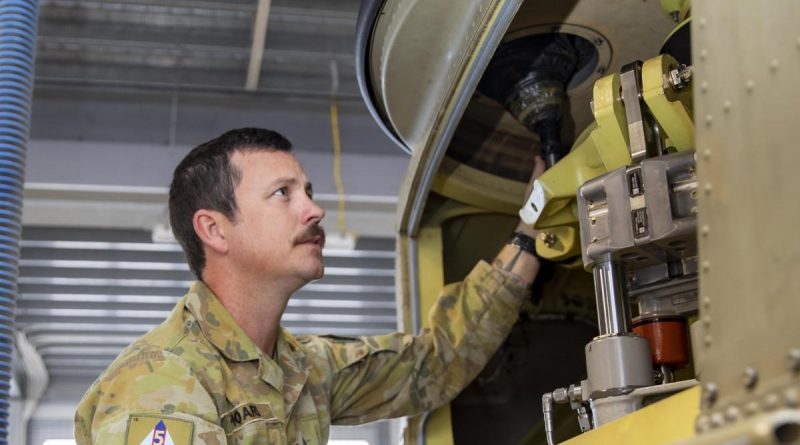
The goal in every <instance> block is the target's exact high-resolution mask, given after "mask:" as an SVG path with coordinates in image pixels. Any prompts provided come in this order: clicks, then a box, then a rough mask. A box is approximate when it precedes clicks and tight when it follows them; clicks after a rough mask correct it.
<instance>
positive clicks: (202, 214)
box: [192, 209, 228, 254]
mask: <svg viewBox="0 0 800 445" xmlns="http://www.w3.org/2000/svg"><path fill="white" fill-rule="evenodd" d="M225 222H227V218H226V217H225V215H223V214H222V213H220V212H216V211H214V210H208V209H200V210H198V211H196V212H194V215H193V216H192V225H193V226H194V232H195V233H197V236H198V237H199V238H200V241H202V242H203V244H204V245H205V246H206V247H207V248H209V249H211V250H213V251H214V252H217V253H219V254H225V253H227V252H228V240H227V239H226V238H225V227H226V225H225Z"/></svg>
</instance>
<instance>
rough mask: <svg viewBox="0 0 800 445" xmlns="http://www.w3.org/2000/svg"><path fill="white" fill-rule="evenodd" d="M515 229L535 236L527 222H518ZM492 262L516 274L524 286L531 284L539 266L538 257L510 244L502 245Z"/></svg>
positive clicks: (497, 266) (495, 265) (499, 267)
mask: <svg viewBox="0 0 800 445" xmlns="http://www.w3.org/2000/svg"><path fill="white" fill-rule="evenodd" d="M516 231H517V232H522V233H524V234H525V235H528V236H530V237H531V238H534V239H535V238H536V232H535V231H534V230H533V229H532V228H531V227H530V226H528V225H527V224H524V223H520V224H519V225H518V226H517V229H516ZM492 264H493V265H494V267H496V268H498V269H500V270H504V271H506V272H510V273H512V274H514V275H516V276H518V277H519V278H520V279H521V280H522V281H523V282H524V283H525V285H526V286H530V285H531V284H533V280H535V279H536V274H537V273H539V267H540V263H539V259H538V258H536V257H535V256H533V255H532V254H530V253H528V252H525V251H524V250H522V249H520V248H519V247H517V246H513V245H510V244H506V245H505V246H503V248H502V250H500V253H498V254H497V257H495V260H494V262H493V263H492Z"/></svg>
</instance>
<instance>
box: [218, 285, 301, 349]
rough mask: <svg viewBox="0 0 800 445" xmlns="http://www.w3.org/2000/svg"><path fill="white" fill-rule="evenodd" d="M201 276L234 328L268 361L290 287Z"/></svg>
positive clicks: (274, 344) (289, 294)
mask: <svg viewBox="0 0 800 445" xmlns="http://www.w3.org/2000/svg"><path fill="white" fill-rule="evenodd" d="M208 272H211V271H206V273H204V274H203V282H204V283H205V284H206V286H208V288H209V289H211V291H212V292H213V293H214V295H216V297H217V299H218V300H219V301H220V303H222V305H223V306H224V307H225V309H227V310H228V312H229V313H230V314H231V316H232V317H233V319H234V320H235V321H236V324H238V325H239V327H241V328H242V330H243V331H244V332H245V334H247V336H248V337H249V338H250V340H252V341H253V343H255V344H256V346H258V347H259V349H261V351H262V352H263V353H264V354H265V355H266V356H267V357H272V356H273V355H274V352H275V347H276V342H277V340H278V333H279V329H280V322H281V316H282V315H283V311H284V309H286V304H287V303H288V301H289V297H290V296H291V294H292V293H294V291H295V290H296V289H295V288H294V287H292V286H287V285H283V286H281V285H280V284H281V283H277V282H274V281H273V282H270V281H269V280H264V279H263V278H262V279H260V280H252V279H245V278H243V277H238V276H236V275H235V274H230V273H226V272H224V271H220V272H219V273H213V272H211V273H208Z"/></svg>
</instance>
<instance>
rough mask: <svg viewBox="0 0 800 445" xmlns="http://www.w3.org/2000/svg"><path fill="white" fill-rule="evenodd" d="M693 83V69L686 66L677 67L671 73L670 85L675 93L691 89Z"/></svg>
mask: <svg viewBox="0 0 800 445" xmlns="http://www.w3.org/2000/svg"><path fill="white" fill-rule="evenodd" d="M691 83H692V69H691V68H689V67H688V66H686V65H683V64H680V65H676V66H675V68H673V69H671V70H670V71H669V85H670V86H671V87H672V89H674V90H675V91H680V90H683V89H686V88H688V87H689V84H691Z"/></svg>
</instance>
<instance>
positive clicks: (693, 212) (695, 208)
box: [692, 207, 697, 215]
mask: <svg viewBox="0 0 800 445" xmlns="http://www.w3.org/2000/svg"><path fill="white" fill-rule="evenodd" d="M692 215H697V207H692Z"/></svg>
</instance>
